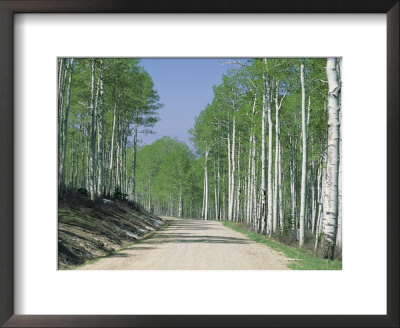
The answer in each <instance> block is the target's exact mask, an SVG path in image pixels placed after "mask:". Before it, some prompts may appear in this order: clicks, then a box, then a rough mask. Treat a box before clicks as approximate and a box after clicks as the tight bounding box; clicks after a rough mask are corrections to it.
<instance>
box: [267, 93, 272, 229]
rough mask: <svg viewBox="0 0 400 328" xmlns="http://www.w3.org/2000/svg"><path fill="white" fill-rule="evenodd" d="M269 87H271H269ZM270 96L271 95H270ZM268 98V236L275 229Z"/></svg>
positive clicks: (268, 100)
mask: <svg viewBox="0 0 400 328" xmlns="http://www.w3.org/2000/svg"><path fill="white" fill-rule="evenodd" d="M268 89H269V88H268ZM268 98H270V95H269V97H268ZM268 98H267V108H268V213H267V217H268V219H267V228H266V234H267V235H268V236H271V235H272V231H273V226H272V225H273V222H272V217H273V213H272V211H273V207H272V206H273V203H272V202H273V190H272V141H273V140H272V138H273V136H272V128H273V126H272V118H271V101H270V99H268Z"/></svg>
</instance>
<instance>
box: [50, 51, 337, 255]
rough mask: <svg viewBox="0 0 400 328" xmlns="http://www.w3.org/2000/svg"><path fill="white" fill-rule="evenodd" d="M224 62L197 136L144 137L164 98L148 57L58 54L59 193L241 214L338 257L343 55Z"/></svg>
mask: <svg viewBox="0 0 400 328" xmlns="http://www.w3.org/2000/svg"><path fill="white" fill-rule="evenodd" d="M226 65H229V67H230V68H229V70H228V71H227V73H226V74H225V75H223V77H222V83H220V84H219V85H215V86H214V88H213V99H212V101H210V103H209V104H208V105H207V106H206V107H205V108H204V109H203V110H202V111H201V112H200V113H199V114H198V115H197V116H196V118H195V121H194V124H193V127H192V129H190V131H189V132H190V134H191V141H192V145H188V144H186V143H184V142H182V141H179V140H177V139H176V138H171V137H168V136H164V137H162V138H160V139H158V140H157V141H155V142H153V143H152V144H149V145H140V142H139V138H138V136H139V135H140V134H149V133H152V129H153V128H154V126H155V124H156V123H157V121H158V120H159V111H160V110H162V107H163V105H162V99H160V97H159V95H158V92H157V90H156V89H155V86H154V82H153V80H152V77H151V76H150V74H149V73H148V72H146V70H145V69H144V68H143V67H141V66H140V59H136V58H129V59H123V58H59V59H58V89H57V90H58V91H57V92H58V117H59V120H58V163H59V165H58V195H59V199H62V198H63V197H64V194H65V193H66V192H68V190H74V191H76V192H77V193H80V194H82V195H85V196H86V197H88V198H90V199H91V200H92V201H95V200H96V199H120V200H122V201H127V202H134V203H136V204H139V205H140V206H142V207H144V208H145V209H146V210H147V211H149V212H151V213H153V214H155V215H159V216H169V217H181V218H192V219H202V220H222V221H232V222H240V223H243V224H245V225H246V227H247V228H248V229H249V230H252V231H254V232H257V233H259V234H264V235H266V236H268V237H272V238H278V239H281V240H285V238H284V237H285V236H286V237H288V238H289V239H290V238H292V240H295V242H296V243H297V245H298V247H300V248H303V247H308V248H311V249H313V250H314V251H315V252H318V254H319V255H320V256H321V257H322V258H325V259H333V258H334V257H335V258H339V259H340V258H341V249H342V189H341V185H342V182H341V180H342V166H341V163H342V160H341V147H342V138H341V120H342V116H341V86H342V82H341V59H340V58H254V59H246V60H243V59H241V60H236V59H233V60H226ZM193 78H195V77H193ZM176 119H177V122H178V121H179V118H176ZM177 124H178V123H177ZM171 129H173V127H171Z"/></svg>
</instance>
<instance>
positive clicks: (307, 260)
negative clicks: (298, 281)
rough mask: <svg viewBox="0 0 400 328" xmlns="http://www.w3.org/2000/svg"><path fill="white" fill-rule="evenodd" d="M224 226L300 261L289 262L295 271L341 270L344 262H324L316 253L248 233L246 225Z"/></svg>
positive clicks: (252, 232) (227, 223)
mask: <svg viewBox="0 0 400 328" xmlns="http://www.w3.org/2000/svg"><path fill="white" fill-rule="evenodd" d="M223 225H224V226H226V227H228V228H231V229H232V230H235V231H237V232H240V233H242V234H244V235H245V236H247V237H249V238H250V239H251V240H254V241H255V242H257V243H262V244H266V245H267V246H269V247H271V248H272V249H273V250H276V251H279V252H282V253H283V254H285V255H286V256H287V257H289V258H290V259H297V260H298V261H288V262H289V263H288V265H287V266H288V267H289V268H290V269H294V270H341V269H342V261H331V260H324V259H321V258H319V257H316V256H315V254H314V252H312V251H309V250H304V249H299V248H295V247H291V246H288V245H285V244H282V243H280V242H278V241H276V240H273V239H272V238H269V237H266V236H264V235H260V234H258V233H256V232H254V231H248V230H247V229H246V227H245V225H243V224H240V223H235V222H228V221H224V222H223Z"/></svg>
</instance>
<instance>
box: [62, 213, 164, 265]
mask: <svg viewBox="0 0 400 328" xmlns="http://www.w3.org/2000/svg"><path fill="white" fill-rule="evenodd" d="M170 224H171V220H166V223H165V225H163V226H162V227H161V228H160V229H158V230H153V231H150V232H149V233H147V234H145V235H143V236H142V237H140V239H137V240H135V241H132V242H130V243H127V244H125V245H124V246H122V247H121V248H119V249H117V250H116V251H114V252H111V253H109V254H107V255H104V256H99V257H96V258H94V259H90V260H87V261H85V262H84V263H82V264H78V265H71V266H69V267H68V268H66V269H63V270H79V268H80V267H82V266H84V265H87V264H93V263H96V262H97V261H99V260H101V259H103V258H106V257H109V256H112V255H114V254H117V253H120V252H122V251H124V250H126V249H127V248H130V247H132V246H135V245H137V244H140V243H141V242H143V241H145V240H147V239H149V238H151V237H152V236H153V235H154V234H155V233H156V232H159V231H162V230H164V229H165V228H167V227H168V226H169V225H170Z"/></svg>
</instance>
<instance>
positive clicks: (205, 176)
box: [203, 149, 208, 221]
mask: <svg viewBox="0 0 400 328" xmlns="http://www.w3.org/2000/svg"><path fill="white" fill-rule="evenodd" d="M204 190H205V191H204V217H203V218H204V220H206V221H207V220H208V149H207V150H206V154H205V160H204Z"/></svg>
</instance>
